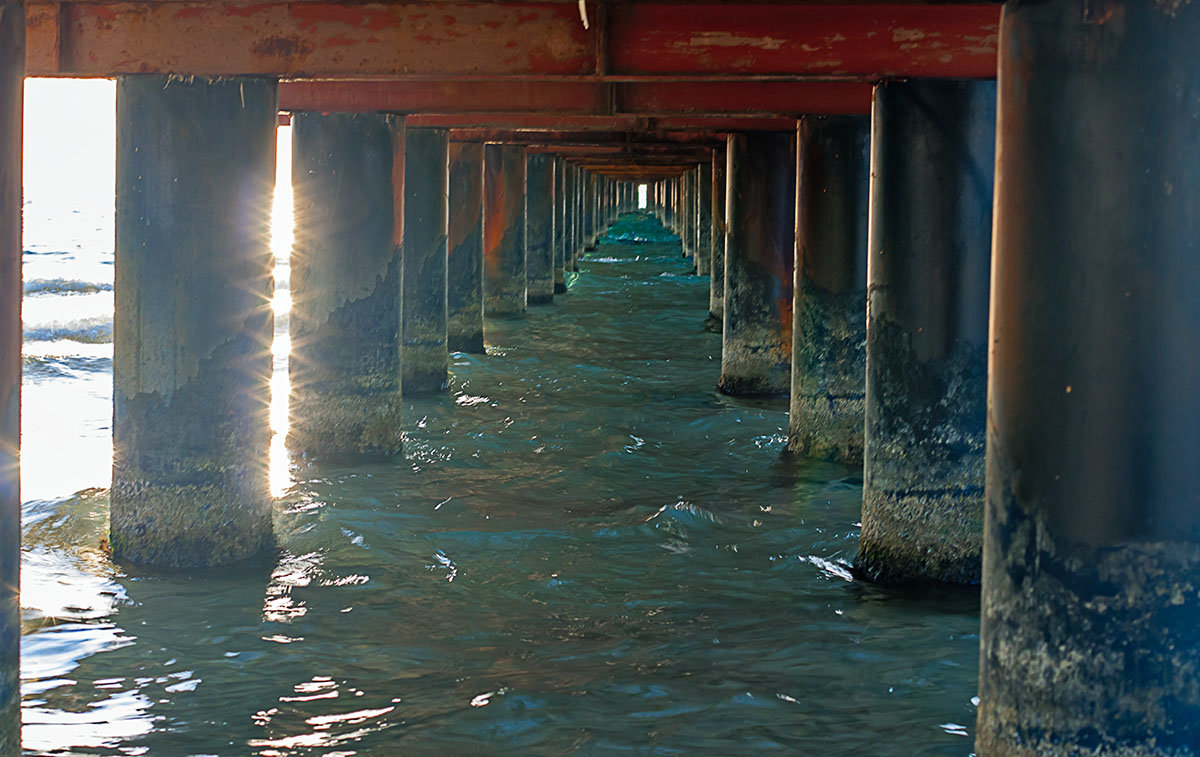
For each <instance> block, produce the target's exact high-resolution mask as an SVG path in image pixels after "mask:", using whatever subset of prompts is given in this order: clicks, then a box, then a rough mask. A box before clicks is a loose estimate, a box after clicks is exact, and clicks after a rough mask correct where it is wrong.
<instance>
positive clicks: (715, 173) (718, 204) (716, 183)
mask: <svg viewBox="0 0 1200 757" xmlns="http://www.w3.org/2000/svg"><path fill="white" fill-rule="evenodd" d="M725 163H726V160H725V148H724V147H721V148H719V149H716V150H713V164H712V188H713V191H712V198H711V202H712V269H711V271H710V276H709V289H708V315H709V317H710V318H714V319H716V320H717V321H721V320H723V319H724V314H725V308H724V302H725V236H726V234H725V232H726V228H727V227H726V218H725Z"/></svg>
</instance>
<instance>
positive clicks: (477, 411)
mask: <svg viewBox="0 0 1200 757" xmlns="http://www.w3.org/2000/svg"><path fill="white" fill-rule="evenodd" d="M611 238H612V239H613V240H617V239H621V240H625V241H626V242H627V243H616V241H609V242H605V243H603V244H602V245H601V247H600V249H599V250H598V251H596V252H595V253H593V254H591V255H590V256H587V257H585V258H584V260H583V261H582V263H581V271H580V273H579V274H578V275H570V276H569V278H570V287H571V289H570V292H569V293H568V294H566V295H562V296H560V297H558V298H557V302H556V304H555V305H554V306H553V307H545V308H533V309H531V310H530V312H529V315H528V317H526V318H524V319H520V320H504V321H489V322H488V324H487V325H488V343H489V354H487V355H455V356H453V358H452V361H451V362H452V372H453V381H452V384H451V388H450V391H449V392H447V393H446V394H445V395H443V396H440V397H435V398H431V399H421V400H419V401H418V400H413V401H407V402H406V406H405V432H406V437H405V442H406V451H405V456H404V459H402V460H397V461H395V462H394V463H388V464H371V465H361V466H350V467H346V466H333V465H319V464H318V465H312V466H308V467H299V468H295V469H294V470H293V471H292V476H293V477H294V478H293V479H292V480H290V482H289V481H287V480H285V481H283V482H282V483H281V484H280V488H281V489H285V490H286V493H285V495H284V496H283V497H282V498H281V499H280V500H279V502H278V503H277V506H276V533H277V536H278V541H279V552H278V554H277V555H275V556H273V558H272V559H271V560H269V561H268V563H267V564H264V565H262V566H261V567H258V568H253V569H249V568H244V567H243V568H239V569H236V570H226V571H214V572H209V573H199V572H198V573H192V574H156V573H153V572H144V571H133V570H126V569H122V568H119V567H116V566H113V565H112V564H111V563H110V562H109V561H108V560H107V558H106V557H105V556H104V553H103V551H102V550H101V549H100V540H101V538H102V537H103V536H104V533H105V529H106V527H107V501H106V497H105V493H104V492H103V491H102V490H100V491H88V492H85V493H83V494H81V495H78V496H66V497H64V496H62V495H61V494H58V495H51V494H47V493H46V492H48V491H51V490H53V489H54V486H51V485H49V484H47V483H45V482H39V475H42V474H37V473H31V480H30V486H31V487H32V490H34V491H38V490H39V489H40V490H42V492H43V493H42V494H39V495H36V498H34V495H29V496H27V501H26V503H25V505H24V506H23V509H24V519H25V521H24V524H25V554H24V570H25V574H24V581H25V595H24V602H23V616H22V617H23V630H24V632H25V634H26V635H25V655H24V657H23V661H22V672H23V681H24V685H23V695H24V705H25V710H24V712H25V721H26V731H25V738H26V746H27V748H28V749H30V750H32V751H33V753H51V752H53V753H54V754H72V755H83V754H89V755H90V754H101V755H109V754H112V755H115V754H141V753H145V754H152V755H157V754H168V755H170V754H256V755H264V756H266V757H279V756H282V755H317V754H320V755H334V754H337V755H351V754H364V755H365V754H403V753H414V752H415V753H421V754H423V753H444V752H449V751H452V750H460V751H461V750H464V749H466V750H474V751H476V752H479V753H488V754H491V753H500V754H561V753H566V752H572V751H579V752H583V753H589V754H590V753H596V754H609V753H614V754H616V753H630V752H634V753H646V752H653V753H660V754H697V753H709V754H747V753H751V752H772V753H780V754H796V753H827V754H897V755H901V754H903V755H907V754H917V753H920V754H947V755H963V754H966V753H967V752H968V751H969V744H970V739H969V738H964V734H968V735H969V731H970V729H971V727H972V726H971V725H966V726H964V725H960V724H964V723H965V724H972V723H973V722H974V706H973V704H972V703H971V697H972V696H973V695H974V693H975V691H974V689H975V677H976V670H975V668H976V656H977V645H978V635H977V629H978V619H977V613H978V603H977V601H976V600H975V599H974V598H973V597H970V596H968V597H960V596H942V597H938V596H936V594H935V595H934V596H924V597H922V596H912V595H902V594H895V593H891V592H886V591H883V590H880V589H878V588H874V587H871V586H867V585H863V584H861V583H860V582H858V581H856V580H854V578H853V576H852V575H851V574H850V573H849V571H848V569H847V566H848V564H849V562H850V560H851V559H852V558H853V555H854V551H855V548H856V546H857V538H858V527H857V521H858V519H859V500H860V497H861V482H860V480H859V479H858V477H857V473H856V472H855V471H852V470H849V469H845V468H842V467H839V466H835V465H829V464H823V463H809V462H803V461H792V460H788V459H786V458H784V457H782V456H781V453H782V451H783V448H784V445H785V439H786V429H787V415H786V406H785V403H782V402H778V401H758V400H738V399H733V398H729V397H725V396H722V395H720V394H718V393H716V391H715V389H714V387H715V384H716V380H717V375H718V372H719V362H720V361H719V356H720V340H719V336H717V335H715V334H712V333H709V332H708V331H706V330H705V328H704V323H703V322H704V316H705V315H706V312H707V302H708V295H707V282H706V281H705V280H703V279H701V278H699V277H696V276H692V275H690V274H689V266H688V264H687V263H686V261H684V260H683V259H682V258H681V257H680V255H679V247H678V243H677V241H676V240H674V239H672V238H670V237H668V236H666V235H664V234H663V232H662V230H661V229H660V228H658V227H656V226H655V225H654V224H653V223H652V222H649V221H645V220H642V221H638V222H636V223H633V222H631V221H629V220H628V219H626V220H625V221H623V222H622V224H621V226H620V227H619V228H617V229H616V230H614V232H613V233H612V235H611ZM664 274H665V275H664ZM63 296H92V295H91V294H88V295H74V294H71V295H63ZM279 344H280V343H279V342H278V341H277V346H278V345H279ZM89 349H90V347H89ZM284 354H286V353H284ZM76 357H77V358H79V359H84V357H86V356H83V355H80V356H76ZM33 359H35V356H31V355H30V354H29V353H28V351H27V355H26V361H27V369H28V368H29V365H30V362H29V361H30V360H33ZM36 359H41V358H36ZM97 359H102V358H97ZM276 359H277V369H278V367H279V366H280V365H283V366H286V363H282V364H281V363H279V362H278V361H279V360H280V359H281V358H280V357H279V356H278V355H277V358H276ZM39 365H40V364H39ZM37 370H39V371H40V370H42V369H41V368H37ZM64 371H65V372H64ZM72 371H73V372H72ZM277 375H278V374H277ZM284 375H285V376H286V374H284ZM93 377H95V378H94V379H93ZM93 380H95V381H99V382H111V362H103V363H98V364H96V365H94V366H93V367H91V368H84V367H77V368H75V369H70V370H68V369H66V368H63V369H62V371H59V372H58V373H51V372H46V373H38V374H37V375H36V376H35V377H34V379H33V380H32V383H30V381H31V380H30V379H29V378H27V382H26V392H27V394H26V401H27V403H29V402H32V403H34V406H33V407H30V408H28V409H27V418H28V417H31V416H34V417H37V418H45V417H49V413H51V407H52V406H54V405H56V404H59V403H61V402H63V401H64V398H66V397H68V396H71V397H75V396H76V395H78V397H77V398H76V399H75V400H72V404H70V405H69V408H68V410H67V411H66V412H67V414H68V415H69V417H64V418H62V419H61V421H60V422H61V424H62V425H61V426H60V428H61V429H70V430H60V431H59V432H58V433H57V434H55V437H56V441H57V442H59V443H61V444H65V445H68V446H69V445H70V444H72V443H77V442H73V441H72V439H73V438H74V437H75V436H78V437H79V438H81V439H88V440H91V441H89V442H87V443H82V442H78V444H80V445H81V446H82V447H87V446H88V445H89V444H91V445H92V446H93V447H97V446H99V445H100V444H101V440H105V439H107V435H108V434H110V433H111V431H110V429H109V428H108V426H109V425H110V423H111V405H110V404H107V403H110V402H111V395H109V394H107V393H106V392H105V391H100V389H99V388H98V387H93V386H92V384H90V383H89V382H91V381H93ZM89 387H91V388H89ZM39 392H41V393H40V394H39ZM285 422H286V413H284V415H283V416H282V418H281V417H279V416H278V415H276V417H274V418H273V424H274V426H275V428H276V429H277V430H278V429H279V428H280V424H281V423H285ZM35 436H36V434H35ZM276 452H277V451H276ZM27 454H32V455H33V456H34V457H35V458H36V459H35V460H33V461H30V466H31V471H44V470H47V469H49V470H51V471H54V470H55V468H54V466H49V467H48V468H47V467H46V466H44V465H42V463H44V462H45V459H50V460H58V461H59V462H60V466H59V467H64V466H62V464H61V463H62V458H61V457H56V455H57V454H58V453H57V452H55V451H54V450H52V449H50V448H49V447H45V448H38V447H37V446H36V444H35V446H34V448H33V450H29V449H28V448H27ZM80 454H83V453H82V452H81V453H80ZM42 456H45V459H42ZM39 459H40V460H41V462H38V460H39ZM284 470H285V471H286V470H287V469H286V467H285V468H284ZM50 475H51V474H48V473H47V474H44V476H50ZM285 477H286V476H285ZM78 478H79V481H78V482H77V484H76V485H75V488H83V487H84V486H93V485H97V484H99V485H105V484H106V482H107V472H106V471H105V472H103V473H101V471H100V470H95V471H91V472H90V473H89V474H87V475H84V476H80V477H78ZM277 483H278V482H277ZM289 483H290V487H289V486H288V484H289ZM55 750H57V751H55Z"/></svg>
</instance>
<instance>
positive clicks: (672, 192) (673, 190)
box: [663, 179, 683, 243]
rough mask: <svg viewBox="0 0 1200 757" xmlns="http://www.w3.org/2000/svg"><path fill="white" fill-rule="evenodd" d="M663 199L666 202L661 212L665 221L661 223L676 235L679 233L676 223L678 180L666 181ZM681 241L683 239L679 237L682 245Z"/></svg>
mask: <svg viewBox="0 0 1200 757" xmlns="http://www.w3.org/2000/svg"><path fill="white" fill-rule="evenodd" d="M665 199H666V201H665V203H664V205H663V211H664V213H665V215H666V219H665V220H664V221H663V224H664V225H665V226H666V227H667V229H669V230H670V231H671V232H673V233H675V234H678V233H679V226H678V223H677V221H678V214H677V213H676V206H677V204H678V200H679V180H678V179H667V184H666V198H665ZM682 241H683V237H680V242H681V243H682Z"/></svg>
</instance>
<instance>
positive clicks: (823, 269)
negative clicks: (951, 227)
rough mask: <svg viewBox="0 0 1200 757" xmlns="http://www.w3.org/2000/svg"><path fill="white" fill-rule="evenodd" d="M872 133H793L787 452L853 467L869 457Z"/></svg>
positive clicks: (826, 125) (865, 127)
mask: <svg viewBox="0 0 1200 757" xmlns="http://www.w3.org/2000/svg"><path fill="white" fill-rule="evenodd" d="M870 131H871V121H870V119H869V118H867V117H865V116H836V117H805V118H803V119H802V120H801V121H800V123H799V125H798V126H797V149H798V152H797V156H796V166H797V168H796V170H797V174H798V180H797V181H798V183H797V186H796V280H795V293H794V294H795V299H794V303H793V312H794V318H795V320H794V324H795V325H794V328H793V330H792V336H793V340H792V393H791V409H790V412H789V414H788V449H789V451H791V452H793V453H795V454H798V455H801V456H804V457H812V458H820V459H827V460H836V461H838V462H842V463H848V464H856V463H861V462H862V459H863V422H864V421H863V417H864V412H865V405H866V373H867V370H866V304H867V217H868V195H869V167H870V165H869V164H870V146H869V145H870ZM905 191H909V189H908V187H906V188H905ZM919 191H921V192H923V191H924V188H920V190H919Z"/></svg>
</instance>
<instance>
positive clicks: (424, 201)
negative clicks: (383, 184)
mask: <svg viewBox="0 0 1200 757" xmlns="http://www.w3.org/2000/svg"><path fill="white" fill-rule="evenodd" d="M448 145H449V140H448V132H447V131H446V130H445V129H430V128H421V129H406V130H405V135H404V208H403V212H404V222H403V226H404V237H403V240H404V241H403V246H402V253H401V254H402V256H403V258H404V264H403V266H402V269H403V281H404V284H403V291H402V293H401V299H400V302H401V304H402V307H403V311H404V313H403V315H402V316H401V319H400V333H401V338H400V345H401V354H400V373H401V382H400V385H401V392H402V393H404V394H406V395H408V394H430V393H433V392H440V391H441V390H443V389H445V388H446V385H447V384H448V382H449V373H448V372H449V365H450V362H449V361H450V356H449V351H448V350H447V346H446V342H447V333H448V329H447V325H446V309H447V305H446V303H447V283H446V261H447V226H448V215H447V187H446V181H447V160H448V158H447V148H448Z"/></svg>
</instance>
